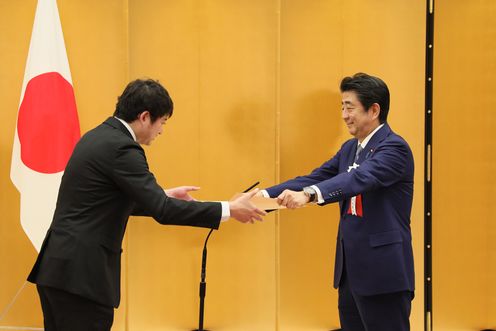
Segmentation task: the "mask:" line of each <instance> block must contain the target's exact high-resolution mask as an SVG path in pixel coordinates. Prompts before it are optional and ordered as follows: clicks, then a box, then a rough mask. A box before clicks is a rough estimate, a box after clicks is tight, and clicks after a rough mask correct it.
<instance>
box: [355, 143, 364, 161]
mask: <svg viewBox="0 0 496 331" xmlns="http://www.w3.org/2000/svg"><path fill="white" fill-rule="evenodd" d="M362 151H363V147H362V145H360V144H358V147H357V150H356V153H355V162H356V161H358V158H359V157H360V153H361V152H362Z"/></svg>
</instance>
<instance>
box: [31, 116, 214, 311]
mask: <svg viewBox="0 0 496 331" xmlns="http://www.w3.org/2000/svg"><path fill="white" fill-rule="evenodd" d="M137 210H139V211H140V212H139V214H140V215H148V216H152V217H153V218H154V219H155V220H157V221H158V222H159V223H161V224H175V225H189V226H200V227H207V228H218V227H219V222H220V218H221V213H222V208H221V205H220V203H214V202H204V203H202V202H186V201H182V200H177V199H173V198H169V197H167V196H166V194H165V193H164V191H163V189H162V188H161V187H160V186H159V185H158V184H157V182H156V180H155V177H154V176H153V174H152V173H150V171H149V169H148V164H147V161H146V157H145V153H144V151H143V149H142V148H141V146H140V145H139V144H138V143H136V142H135V141H134V140H133V139H132V136H131V134H130V133H129V131H128V130H127V129H126V127H125V126H124V125H123V124H122V123H120V122H119V120H117V119H115V118H109V119H107V120H106V121H105V122H104V123H103V124H101V125H100V126H98V127H96V128H95V129H93V130H91V131H89V132H88V133H87V134H85V135H84V136H83V137H82V138H81V140H80V141H79V142H78V144H77V145H76V147H75V149H74V152H73V154H72V156H71V158H70V160H69V162H68V164H67V167H66V170H65V172H64V176H63V177H62V182H61V185H60V189H59V195H58V199H57V206H56V210H55V214H54V217H53V221H52V224H51V226H50V229H49V230H48V232H47V236H46V238H45V241H44V243H43V246H42V248H41V251H40V254H39V256H38V259H37V261H36V263H35V265H34V267H33V270H32V271H31V273H30V275H29V277H28V280H29V281H31V282H33V283H37V284H40V285H44V286H50V287H55V288H58V289H62V290H65V291H67V292H70V293H74V294H77V295H80V296H83V297H85V298H88V299H91V300H94V301H96V302H99V303H101V304H105V305H108V306H114V307H117V306H118V305H119V302H120V268H121V267H120V255H121V252H122V249H121V245H122V239H123V236H124V232H125V229H126V225H127V221H128V218H129V216H130V215H131V214H133V213H134V211H137Z"/></svg>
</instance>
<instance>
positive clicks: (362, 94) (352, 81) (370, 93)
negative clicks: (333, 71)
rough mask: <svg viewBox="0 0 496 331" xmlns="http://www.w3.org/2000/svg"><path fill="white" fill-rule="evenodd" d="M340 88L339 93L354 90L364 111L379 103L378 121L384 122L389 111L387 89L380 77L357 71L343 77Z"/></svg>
mask: <svg viewBox="0 0 496 331" xmlns="http://www.w3.org/2000/svg"><path fill="white" fill-rule="evenodd" d="M340 89H341V93H342V92H346V91H353V92H355V93H356V95H357V98H358V100H359V101H360V103H361V104H362V105H363V107H364V108H365V110H366V111H368V110H369V108H370V106H372V104H374V103H377V104H379V106H380V107H381V111H380V113H379V122H380V123H384V122H386V120H387V116H388V112H389V89H388V87H387V85H386V83H384V81H383V80H382V79H380V78H378V77H374V76H370V75H367V74H365V73H362V72H359V73H356V74H354V75H353V76H352V77H345V78H343V80H342V81H341V85H340Z"/></svg>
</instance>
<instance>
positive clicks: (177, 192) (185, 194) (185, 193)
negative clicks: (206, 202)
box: [164, 186, 200, 201]
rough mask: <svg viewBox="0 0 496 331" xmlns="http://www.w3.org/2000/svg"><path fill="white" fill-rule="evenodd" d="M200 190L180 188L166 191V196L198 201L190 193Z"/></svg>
mask: <svg viewBox="0 0 496 331" xmlns="http://www.w3.org/2000/svg"><path fill="white" fill-rule="evenodd" d="M199 189H200V188H199V187H198V186H178V187H174V188H170V189H167V190H164V192H165V194H167V196H169V197H171V198H176V199H180V200H186V201H196V199H195V198H193V197H192V196H191V195H189V192H193V191H198V190H199Z"/></svg>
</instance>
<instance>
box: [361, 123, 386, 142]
mask: <svg viewBox="0 0 496 331" xmlns="http://www.w3.org/2000/svg"><path fill="white" fill-rule="evenodd" d="M383 126H384V123H382V124H381V125H379V126H378V127H377V128H375V130H374V131H372V132H371V133H369V135H368V136H367V137H365V139H364V140H363V141H362V142H361V143H360V142H359V143H358V145H360V146H362V148H365V146H367V144H368V142H369V141H370V139H372V136H373V135H374V134H375V133H376V132H377V131H379V130H380V129H381V128H382V127H383Z"/></svg>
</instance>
